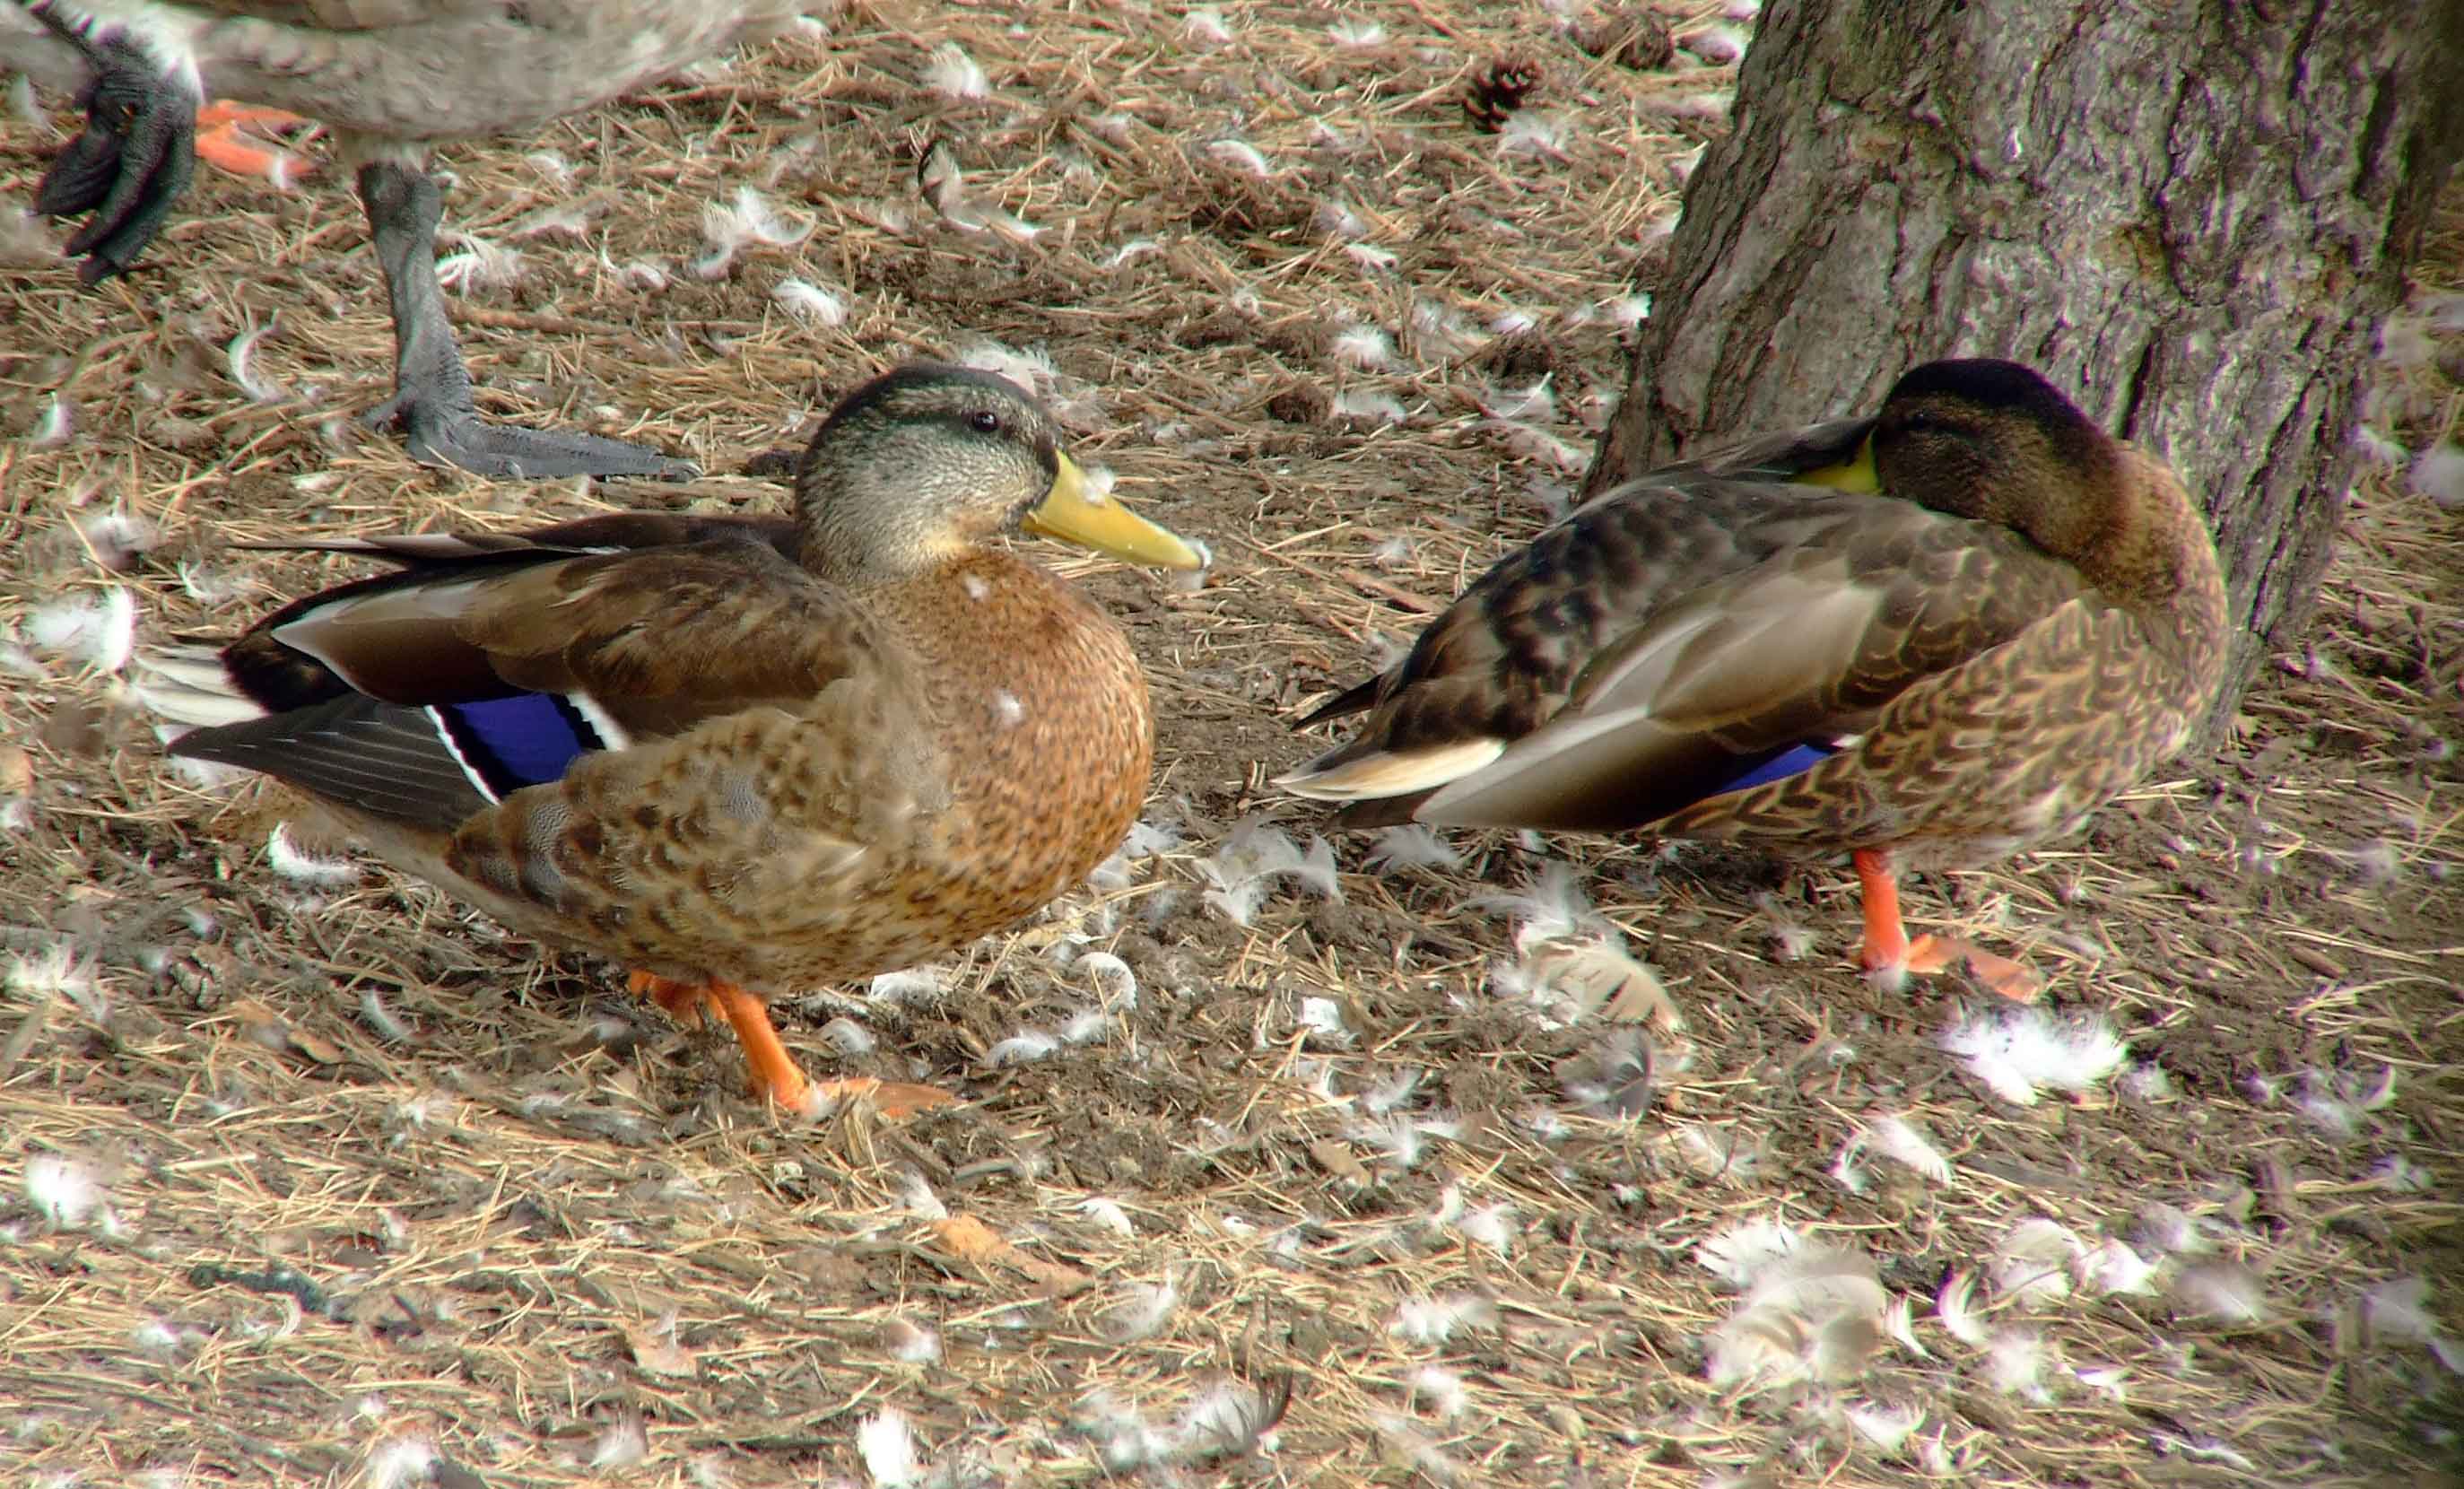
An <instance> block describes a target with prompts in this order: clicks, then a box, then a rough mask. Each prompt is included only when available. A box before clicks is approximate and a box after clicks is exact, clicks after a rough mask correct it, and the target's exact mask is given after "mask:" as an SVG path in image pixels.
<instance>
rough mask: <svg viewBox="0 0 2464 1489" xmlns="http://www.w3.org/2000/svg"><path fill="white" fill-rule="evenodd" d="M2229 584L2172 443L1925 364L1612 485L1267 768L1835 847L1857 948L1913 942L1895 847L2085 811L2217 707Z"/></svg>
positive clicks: (1899, 957) (2024, 373) (1295, 783)
mask: <svg viewBox="0 0 2464 1489" xmlns="http://www.w3.org/2000/svg"><path fill="white" fill-rule="evenodd" d="M2225 625H2226V622H2225V605H2224V586H2223V580H2222V577H2221V575H2220V573H2219V571H2218V569H2217V565H2216V555H2215V548H2214V544H2213V542H2212V540H2211V538H2210V536H2209V534H2208V529H2207V525H2206V523H2205V521H2204V520H2203V519H2202V518H2201V516H2200V514H2199V511H2198V509H2197V507H2196V506H2195V505H2194V504H2193V503H2192V501H2191V499H2190V497H2189V493H2187V492H2185V491H2184V489H2183V487H2182V483H2181V482H2180V481H2179V480H2178V479H2177V478H2176V477H2175V476H2174V474H2173V472H2172V471H2170V470H2169V469H2167V466H2166V465H2165V464H2164V462H2162V461H2161V460H2158V459H2157V458H2156V457H2154V456H2153V455H2150V454H2148V453H2147V452H2145V451H2144V450H2141V449H2136V448H2134V447H2132V446H2131V445H2129V444H2127V443H2125V442H2123V441H2120V440H2116V439H2114V438H2112V437H2110V436H2108V435H2107V434H2106V433H2105V432H2104V431H2103V430H2101V429H2100V428H2098V427H2096V426H2095V425H2094V424H2093V423H2091V422H2090V421H2089V420H2088V418H2087V417H2086V416H2085V415H2084V414H2082V413H2080V412H2079V409H2078V408H2077V407H2076V406H2075V405H2073V404H2072V403H2071V402H2070V400H2068V399H2066V398H2064V397H2063V396H2062V395H2061V394H2060V393H2059V392H2057V391H2056V390H2055V388H2054V387H2053V386H2052V385H2051V384H2050V383H2046V382H2045V380H2044V379H2043V378H2041V377H2039V376H2037V375H2036V374H2035V372H2033V371H2030V370H2029V369H2028V368H2025V367H2022V366H2018V365H2016V364H2014V363H2012V362H2007V361H1981V360H1980V361H1936V362H1928V363H1926V364H1925V365H1924V366H1921V367H1918V368H1916V369H1914V370H1913V371H1910V372H1909V373H1907V374H1906V375H1905V376H1904V377H1903V378H1901V379H1900V381H1899V383H1897V384H1896V385H1895V386H1894V387H1893V388H1892V389H1891V392H1890V395H1889V397H1888V398H1887V399H1885V400H1884V402H1883V404H1882V407H1881V412H1880V413H1879V414H1877V415H1875V416H1874V417H1872V418H1866V419H1851V420H1842V421H1837V422H1835V423H1832V424H1827V425H1822V426H1818V427H1814V428H1811V429H1806V430H1802V431H1798V432H1795V433H1792V434H1784V435H1780V436H1778V437H1776V438H1772V439H1767V440H1763V441H1759V442H1756V443H1752V444H1749V445H1746V446H1743V447H1740V448H1738V449H1733V450H1730V451H1727V452H1726V453H1724V454H1722V455H1719V456H1714V457H1712V458H1710V459H1707V460H1704V461H1697V462H1693V463H1690V464H1687V465H1682V466H1677V467H1673V468H1670V469H1667V470H1663V471H1657V472H1655V473H1653V474H1651V475H1647V476H1644V477H1642V478H1640V479H1639V480H1636V481H1633V482H1631V483H1628V484H1626V485H1623V486H1620V487H1617V488H1616V489H1614V490H1612V491H1609V492H1607V493H1603V494H1601V495H1600V496H1598V497H1596V498H1595V499H1594V500H1592V501H1590V502H1588V503H1586V504H1585V505H1583V506H1582V507H1580V508H1578V509H1576V510H1575V511H1574V512H1573V513H1571V514H1570V515H1567V516H1566V517H1565V519H1564V520H1562V521H1560V522H1559V523H1557V524H1556V525H1555V526H1553V527H1551V528H1550V529H1549V530H1548V531H1547V532H1545V533H1543V534H1541V535H1540V536H1539V537H1538V538H1536V539H1534V540H1533V541H1532V543H1531V544H1530V545H1529V547H1527V548H1525V549H1524V550H1522V551H1521V552H1519V553H1517V554H1514V555H1512V556H1511V557H1509V558H1507V559H1505V560H1504V561H1503V562H1501V563H1499V564H1497V565H1496V566H1495V567H1494V568H1492V569H1490V570H1489V571H1488V572H1487V573H1486V574H1485V575H1484V576H1482V578H1481V579H1480V580H1479V581H1478V582H1476V583H1474V584H1473V585H1472V586H1471V587H1470V588H1469V589H1468V590H1466V591H1464V593H1463V596H1462V597H1461V598H1459V599H1458V600H1457V601H1456V602H1454V604H1453V605H1452V606H1450V607H1449V608H1448V609H1447V610H1446V611H1445V612H1444V613H1443V614H1441V615H1440V616H1439V617H1438V618H1437V619H1436V620H1435V621H1433V622H1431V623H1430V624H1429V626H1428V628H1427V629H1426V630H1424V631H1423V632H1422V633H1421V634H1420V636H1419V640H1418V642H1417V644H1416V645H1415V646H1413V647H1412V650H1411V653H1410V654H1409V655H1408V656H1406V657H1405V658H1404V659H1403V660H1402V662H1401V663H1399V664H1398V665H1397V666H1396V667H1395V668H1393V669H1391V670H1389V671H1387V672H1386V673H1384V674H1383V675H1382V676H1378V677H1375V678H1372V679H1371V680H1369V681H1368V682H1365V683H1363V684H1361V685H1360V686H1358V687H1355V688H1353V689H1352V690H1350V691H1348V692H1345V693H1343V694H1342V695H1341V696H1339V697H1336V698H1334V699H1333V700H1331V702H1329V703H1327V704H1326V705H1325V706H1324V707H1322V708H1320V709H1318V710H1317V711H1316V712H1314V713H1312V714H1310V715H1309V718H1308V719H1307V720H1306V721H1305V722H1309V723H1315V722H1318V721H1320V720H1324V719H1330V718H1335V717H1339V716H1342V715H1345V714H1350V713H1354V712H1363V711H1366V712H1368V714H1369V717H1368V719H1367V721H1366V722H1365V723H1363V724H1362V725H1361V727H1360V730H1359V733H1358V734H1356V735H1355V736H1354V737H1353V739H1352V740H1350V741H1349V742H1347V743H1345V744H1343V745H1340V746H1338V747H1336V748H1334V749H1332V750H1330V751H1328V752H1326V753H1325V754H1323V755H1319V756H1318V757H1317V758H1315V759H1313V760H1311V761H1309V763H1308V764H1307V765H1305V766H1303V767H1302V768H1301V769H1299V770H1298V771H1295V772H1293V773H1292V774H1290V775H1288V776H1286V777H1282V779H1281V784H1283V785H1285V786H1286V787H1287V788H1289V789H1290V790H1292V791H1295V792H1297V793H1299V794H1301V795H1303V796H1307V797H1314V798H1320V799H1327V800H1333V801H1345V802H1350V803H1353V804H1352V805H1350V806H1347V807H1346V808H1345V809H1344V810H1343V811H1342V812H1341V813H1340V814H1338V821H1340V822H1342V823H1343V824H1344V825H1349V826H1374V825H1380V824H1390V823H1395V822H1402V821H1420V822H1441V823H1454V824H1458V825H1463V826H1479V827H1531V828H1541V829H1551V830H1564V831H1591V832H1622V831H1626V830H1629V829H1635V828H1649V829H1651V830H1653V831H1655V832H1658V833H1661V834H1663V835H1666V836H1669V837H1676V838H1694V839H1710V840H1717V841H1723V842H1733V843H1752V844H1756V845H1759V846H1761V847H1763V848H1765V849H1768V850H1770V851H1772V852H1775V853H1779V854H1783V855H1793V856H1798V857H1806V856H1813V857H1829V856H1832V855H1836V854H1840V853H1846V854H1848V855H1850V856H1851V858H1852V861H1853V862H1854V864H1855V865H1856V869H1857V872H1858V875H1859V881H1860V884H1861V887H1862V891H1863V900H1864V910H1865V938H1864V947H1863V951H1862V955H1861V960H1862V962H1863V964H1864V966H1865V967H1866V969H1867V970H1868V971H1871V972H1874V973H1877V974H1881V975H1882V976H1883V977H1884V978H1886V979H1888V980H1890V981H1892V982H1894V983H1896V982H1897V980H1898V979H1899V978H1900V977H1902V976H1903V975H1904V974H1906V973H1908V972H1937V971H1940V970H1942V969H1943V968H1945V967H1946V966H1948V965H1950V964H1952V963H1953V962H1957V961H1965V962H1966V963H1967V964H1968V965H1969V967H1970V968H1971V969H1972V970H1974V971H1975V972H1976V973H1977V974H1978V975H1979V976H1980V977H1981V978H1982V980H1984V981H1985V982H1986V983H1987V984H1988V985H1990V986H1991V987H1993V988H1994V989H1996V990H1997V991H1999V992H2002V993H2004V994H2006V995H2009V996H2014V997H2033V996H2035V995H2036V993H2037V992H2038V991H2039V990H2040V988H2041V986H2042V984H2041V982H2040V981H2039V980H2038V979H2037V978H2036V976H2035V974H2033V973H2031V972H2029V971H2028V970H2027V969H2026V968H2024V967H2022V966H2020V965H2018V964H2017V963H2014V962H2012V961H2009V960H2007V959H2005V958H2001V957H1996V956H1991V955H1989V954H1988V953H1984V952H1982V951H1980V950H1979V949H1977V948H1975V947H1972V946H1969V945H1966V944H1964V943H1959V942H1953V941H1949V940H1945V939H1937V938H1933V937H1921V938H1919V939H1918V940H1916V941H1915V942H1913V943H1912V942H1910V941H1909V939H1908V937H1907V934H1906V932H1905V931H1904V929H1903V926H1902V923H1901V919H1900V911H1899V898H1898V882H1897V877H1896V876H1897V873H1898V871H1899V870H1901V869H1903V868H1906V867H1911V866H1916V867H1925V866H1974V865H1981V864H1985V863H1989V862H1992V861H1994V860H1997V859H2000V858H2002V857H2003V856H2005V855H2007V854H2010V853H2013V852H2016V851H2018V850H2020V849H2023V848H2026V847H2029V846H2031V845H2033V844H2036V843H2044V842H2046V841H2048V840H2050V839H2054V838H2057V837H2061V836H2063V835H2066V834H2068V833H2072V832H2075V831H2077V830H2079V828H2080V827H2081V826H2082V825H2083V824H2084V823H2085V821H2087V819H2088V817H2089V815H2090V814H2091V813H2092V812H2093V811H2094V810H2095V808H2097V807H2098V806H2099V805H2101V804H2102V803H2103V802H2104V801H2105V800H2106V799H2109V798H2110V797H2112V796H2113V795H2114V794H2115V793H2117V792H2119V791H2121V790H2123V788H2125V787H2127V786H2129V785H2130V784H2131V783H2132V782H2134V781H2137V780H2138V779H2140V778H2141V777H2144V776H2145V775H2146V774H2147V772H2148V771H2149V770H2150V769H2151V768H2152V767H2153V766H2154V765H2155V764H2156V763H2157V762H2159V761H2161V760H2163V759H2166V758H2167V757H2168V756H2170V755H2173V754H2174V753H2176V752H2177V751H2179V750H2180V749H2181V748H2182V747H2183V744H2184V743H2185V741H2187V740H2188V739H2189V736H2190V732H2191V730H2192V728H2193V726H2194V725H2195V724H2196V723H2197V721H2198V720H2199V719H2200V718H2201V717H2202V716H2203V715H2204V714H2205V713H2206V712H2207V711H2208V710H2209V709H2210V707H2211V705H2212V704H2213V702H2214V700H2215V697H2216V692H2217V689H2218V686H2219V684H2220V682H2221V680H2222V678H2223V674H2224V668H2225V658H2226V629H2225Z"/></svg>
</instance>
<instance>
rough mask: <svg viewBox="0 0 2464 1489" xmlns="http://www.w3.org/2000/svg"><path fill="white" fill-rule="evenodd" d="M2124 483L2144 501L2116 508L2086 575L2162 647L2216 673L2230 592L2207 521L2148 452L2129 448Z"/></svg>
mask: <svg viewBox="0 0 2464 1489" xmlns="http://www.w3.org/2000/svg"><path fill="white" fill-rule="evenodd" d="M2122 478H2123V481H2125V482H2127V483H2129V484H2130V485H2131V486H2132V487H2133V488H2135V492H2136V495H2137V497H2138V499H2136V500H2117V501H2116V502H2115V503H2114V504H2113V515H2112V517H2111V519H2110V520H2109V521H2107V522H2106V523H2105V524H2104V525H2103V528H2102V531H2101V533H2100V534H2099V535H2098V536H2097V538H2096V539H2095V541H2094V542H2093V544H2092V545H2091V546H2090V547H2089V549H2088V551H2087V552H2086V553H2084V554H2082V555H2081V556H2080V560H2079V569H2080V572H2082V573H2084V574H2085V575H2087V576H2088V578H2089V579H2091V580H2094V581H2095V582H2096V585H2097V587H2098V588H2099V589H2100V590H2101V591H2102V592H2103V593H2104V595H2105V598H2107V599H2108V600H2111V601H2113V602H2115V603H2117V604H2120V605H2122V606H2123V607H2124V608H2126V609H2129V610H2130V611H2132V612H2134V613H2135V614H2137V615H2138V616H2140V618H2141V619H2142V620H2143V621H2145V623H2146V625H2147V631H2148V636H2149V639H2150V640H2151V641H2152V642H2153V643H2154V644H2156V645H2157V646H2159V647H2161V648H2164V649H2167V650H2178V651H2179V652H2180V654H2181V662H2182V664H2183V665H2184V666H2185V667H2186V668H2189V669H2190V670H2191V671H2193V672H2197V673H2206V672H2210V671H2212V670H2213V669H2214V665H2215V662H2214V657H2213V653H2214V652H2215V651H2217V650H2218V649H2219V648H2221V647H2222V646H2224V644H2225V630H2226V620H2225V589H2224V573H2223V571H2222V569H2220V568H2219V567H2218V565H2217V563H2216V549H2215V544H2214V543H2213V542H2212V541H2211V539H2210V538H2209V536H2208V524H2207V519H2206V517H2205V516H2204V515H2202V514H2201V513H2200V511H2199V507H2198V503H2197V502H2196V501H2194V500H2192V499H2191V496H2190V493H2189V491H2188V490H2187V489H2186V488H2184V486H2183V485H2182V482H2181V479H2180V478H2179V477H2177V476H2176V475H2174V473H2173V471H2172V469H2171V468H2170V467H2169V466H2167V465H2166V464H2165V462H2163V461H2161V460H2158V459H2156V458H2154V457H2153V456H2151V455H2148V454H2147V453H2146V452H2145V451H2144V450H2141V449H2136V448H2134V447H2130V446H2123V449H2122Z"/></svg>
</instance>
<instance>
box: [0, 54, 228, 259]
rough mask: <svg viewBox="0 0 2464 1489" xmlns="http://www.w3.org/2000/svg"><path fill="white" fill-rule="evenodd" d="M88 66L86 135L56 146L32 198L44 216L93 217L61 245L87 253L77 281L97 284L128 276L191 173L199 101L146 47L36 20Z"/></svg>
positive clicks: (84, 101) (169, 211) (83, 134)
mask: <svg viewBox="0 0 2464 1489" xmlns="http://www.w3.org/2000/svg"><path fill="white" fill-rule="evenodd" d="M41 18H42V19H43V20H45V22H46V23H47V24H51V25H52V26H53V29H54V30H55V31H56V32H58V33H59V34H60V35H62V36H64V37H66V38H67V39H68V40H69V41H70V42H71V43H73V44H74V45H75V46H76V47H77V50H79V51H80V52H83V53H84V54H85V55H86V59H87V60H88V61H89V62H91V63H93V64H94V69H95V76H94V80H93V81H92V82H90V83H88V84H87V85H86V88H85V93H84V96H83V98H82V99H81V101H82V102H83V103H84V104H85V111H86V115H85V129H84V130H83V132H81V133H80V134H78V136H77V138H76V139H75V140H72V141H70V142H68V144H67V145H66V146H65V147H63V148H62V149H61V151H60V153H59V154H58V156H56V157H55V159H54V160H53V162H52V168H51V169H50V170H49V171H47V172H45V173H44V176H43V181H42V185H41V186H39V187H38V188H37V189H36V191H35V193H34V210H36V211H38V212H40V213H42V214H43V215H45V216H47V217H73V216H75V215H77V213H79V212H89V211H90V212H92V213H94V217H93V219H92V220H91V221H89V222H88V223H87V224H86V225H85V226H84V227H83V228H80V229H78V230H77V234H76V235H75V236H74V237H72V238H70V239H69V241H68V249H67V252H68V253H69V254H70V256H72V257H75V256H77V255H78V254H83V255H85V262H84V263H83V264H80V265H78V266H77V277H78V278H80V279H82V280H84V281H85V282H86V283H87V284H97V283H99V282H101V281H102V280H104V279H108V278H110V277H111V276H112V275H113V274H121V273H124V272H126V270H127V269H128V266H129V265H131V264H133V263H135V262H136V261H137V258H138V255H139V254H141V253H143V252H145V246H146V245H147V244H148V243H150V242H152V241H153V239H154V234H155V233H156V232H158V231H160V230H162V227H163V224H164V221H165V219H166V218H168V217H169V216H170V214H171V208H172V206H173V205H174V204H175V203H177V202H178V201H179V200H180V194H181V193H182V192H183V191H186V190H187V186H188V179H189V177H190V176H192V175H194V174H195V173H196V163H197V153H196V145H197V100H196V99H195V98H194V97H193V96H192V95H191V94H190V93H189V92H188V90H187V89H186V88H184V87H182V86H181V85H180V83H179V82H178V81H177V80H175V79H174V78H172V77H167V76H165V73H164V72H163V69H162V66H161V64H160V63H158V62H156V61H155V60H154V58H153V57H151V56H149V55H146V53H145V51H144V49H143V48H142V47H140V46H138V45H136V44H135V43H134V42H131V41H129V40H127V39H126V38H124V37H120V36H111V37H107V38H105V39H104V40H101V41H95V40H93V39H92V38H90V37H88V36H87V35H86V34H85V33H84V32H83V31H81V30H79V29H78V28H76V27H72V26H63V25H59V24H57V23H55V22H52V21H51V18H50V17H49V16H43V17H41Z"/></svg>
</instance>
